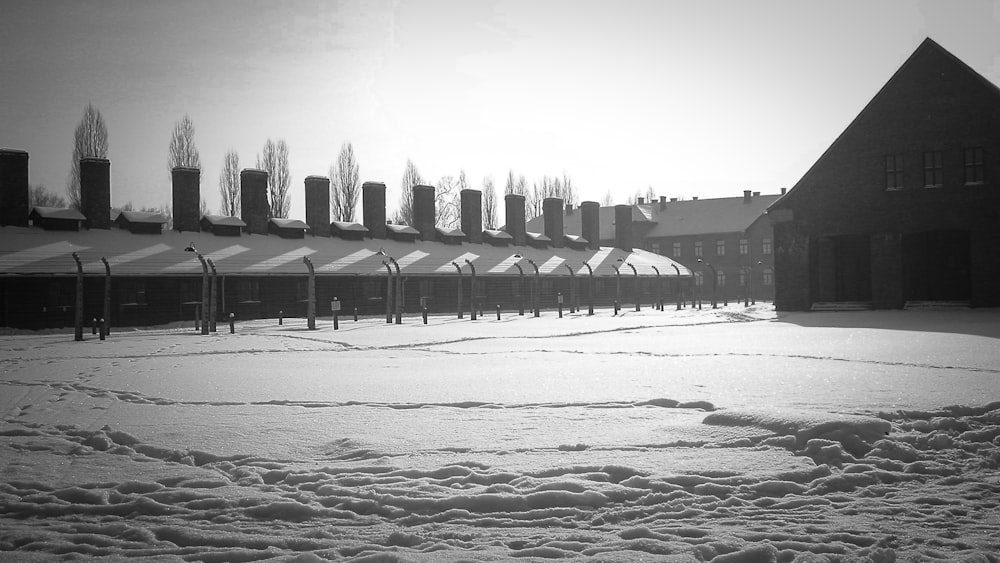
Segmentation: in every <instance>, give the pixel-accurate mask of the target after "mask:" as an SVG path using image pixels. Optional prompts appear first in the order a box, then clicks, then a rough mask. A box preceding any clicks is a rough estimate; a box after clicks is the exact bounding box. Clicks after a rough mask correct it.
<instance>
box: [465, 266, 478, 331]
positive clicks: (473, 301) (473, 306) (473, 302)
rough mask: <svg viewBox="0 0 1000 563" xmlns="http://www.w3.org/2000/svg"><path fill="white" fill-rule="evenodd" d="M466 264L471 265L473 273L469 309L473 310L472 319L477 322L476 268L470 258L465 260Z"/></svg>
mask: <svg viewBox="0 0 1000 563" xmlns="http://www.w3.org/2000/svg"><path fill="white" fill-rule="evenodd" d="M465 263H466V264H468V265H469V270H471V271H472V282H471V283H470V284H469V293H470V295H469V305H470V307H469V308H470V309H472V310H471V311H470V317H471V318H472V320H476V267H475V266H474V265H473V264H472V261H471V260H469V259H468V258H466V259H465Z"/></svg>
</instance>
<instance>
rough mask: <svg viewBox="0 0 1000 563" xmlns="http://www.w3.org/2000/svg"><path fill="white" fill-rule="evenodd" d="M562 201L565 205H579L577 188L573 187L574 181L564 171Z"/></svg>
mask: <svg viewBox="0 0 1000 563" xmlns="http://www.w3.org/2000/svg"><path fill="white" fill-rule="evenodd" d="M561 197H562V199H563V202H565V203H571V204H573V205H576V204H577V194H576V187H574V186H573V179H572V178H570V176H569V174H567V173H566V172H565V171H563V177H562V196H561Z"/></svg>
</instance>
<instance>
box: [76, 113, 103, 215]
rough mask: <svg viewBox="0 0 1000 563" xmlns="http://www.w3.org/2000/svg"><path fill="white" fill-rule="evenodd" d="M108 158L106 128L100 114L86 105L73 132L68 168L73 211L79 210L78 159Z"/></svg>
mask: <svg viewBox="0 0 1000 563" xmlns="http://www.w3.org/2000/svg"><path fill="white" fill-rule="evenodd" d="M87 157H92V158H107V157H108V127H107V125H105V123H104V117H102V116H101V112H100V111H98V109H97V108H95V107H94V106H93V104H87V107H86V108H85V109H84V110H83V118H82V119H81V120H80V123H79V124H77V126H76V130H75V131H74V132H73V161H72V163H71V166H70V176H69V185H67V186H66V191H67V193H68V194H69V204H70V206H71V207H73V208H74V209H77V210H79V209H80V207H81V206H80V159H81V158H87Z"/></svg>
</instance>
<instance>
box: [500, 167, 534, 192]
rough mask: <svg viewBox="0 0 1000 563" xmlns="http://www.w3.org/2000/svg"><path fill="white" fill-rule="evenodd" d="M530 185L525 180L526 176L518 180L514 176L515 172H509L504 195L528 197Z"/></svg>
mask: <svg viewBox="0 0 1000 563" xmlns="http://www.w3.org/2000/svg"><path fill="white" fill-rule="evenodd" d="M527 192H528V184H527V182H526V181H525V180H524V175H523V174H522V175H521V178H520V179H518V178H516V177H515V176H514V170H513V169H511V170H509V171H507V184H506V186H504V191H503V193H504V195H523V196H527V195H528V193H527Z"/></svg>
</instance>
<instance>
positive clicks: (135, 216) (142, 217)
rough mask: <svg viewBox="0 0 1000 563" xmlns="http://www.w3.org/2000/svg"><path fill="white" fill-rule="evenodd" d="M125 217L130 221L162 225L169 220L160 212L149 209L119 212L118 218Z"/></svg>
mask: <svg viewBox="0 0 1000 563" xmlns="http://www.w3.org/2000/svg"><path fill="white" fill-rule="evenodd" d="M121 219H124V220H125V221H128V222H129V223H147V224H152V225H162V224H164V223H166V222H167V218H166V217H164V216H163V215H161V214H159V213H153V212H147V211H122V212H121V213H119V214H118V219H116V221H117V220H121Z"/></svg>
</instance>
